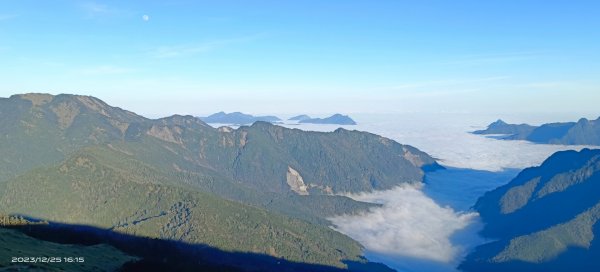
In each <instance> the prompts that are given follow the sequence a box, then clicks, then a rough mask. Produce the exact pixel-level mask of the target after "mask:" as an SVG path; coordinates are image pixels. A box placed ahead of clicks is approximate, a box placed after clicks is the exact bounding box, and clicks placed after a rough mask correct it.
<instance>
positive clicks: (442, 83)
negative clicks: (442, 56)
mask: <svg viewBox="0 0 600 272" xmlns="http://www.w3.org/2000/svg"><path fill="white" fill-rule="evenodd" d="M509 78H510V77H509V76H493V77H482V78H469V79H446V80H432V81H420V82H410V83H403V84H399V85H396V86H392V87H391V88H390V89H393V90H407V89H408V90H412V89H420V88H430V87H447V86H458V85H467V84H472V83H482V82H490V81H501V80H506V79H509Z"/></svg>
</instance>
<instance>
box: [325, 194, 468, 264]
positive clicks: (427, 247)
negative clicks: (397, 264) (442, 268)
mask: <svg viewBox="0 0 600 272" xmlns="http://www.w3.org/2000/svg"><path fill="white" fill-rule="evenodd" d="M348 196H349V197H351V198H353V199H355V200H359V201H365V202H372V203H380V204H384V205H383V206H382V207H380V208H373V209H371V210H370V212H369V213H366V214H362V215H344V216H336V217H333V218H330V220H331V222H332V223H333V224H334V225H335V227H334V229H335V230H337V231H339V232H341V233H344V234H346V235H348V236H350V237H352V238H354V239H355V240H357V241H358V242H360V243H361V244H362V245H364V246H365V247H366V248H367V249H368V250H369V251H371V252H373V253H376V254H381V255H385V256H403V257H411V258H416V259H426V260H431V261H435V262H443V263H450V262H452V261H453V260H455V259H456V257H457V256H459V255H460V254H461V253H462V252H463V248H462V247H461V246H460V245H454V244H453V243H452V241H451V236H452V235H453V234H455V233H456V232H457V231H459V230H461V229H464V228H465V227H467V226H468V225H469V224H471V223H472V222H473V221H474V220H477V214H476V213H472V212H471V213H457V212H455V211H454V210H452V209H451V208H449V207H440V206H439V205H438V204H436V203H435V202H434V201H433V200H432V199H431V198H429V197H427V196H426V195H425V194H424V193H423V191H421V190H420V188H419V187H418V186H411V185H403V186H400V187H397V188H395V189H393V190H387V191H379V192H373V193H363V194H357V195H348Z"/></svg>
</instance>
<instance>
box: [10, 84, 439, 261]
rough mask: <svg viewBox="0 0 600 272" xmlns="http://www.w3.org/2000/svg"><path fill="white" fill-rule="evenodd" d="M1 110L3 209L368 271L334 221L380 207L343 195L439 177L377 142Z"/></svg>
mask: <svg viewBox="0 0 600 272" xmlns="http://www.w3.org/2000/svg"><path fill="white" fill-rule="evenodd" d="M0 113H1V114H0V124H1V126H0V137H2V139H3V140H2V141H0V152H2V154H3V158H2V160H0V212H2V213H6V214H13V213H18V214H24V215H29V216H33V217H36V218H42V219H47V220H52V221H57V222H63V223H69V224H85V225H91V226H97V227H101V228H106V229H111V230H114V231H118V232H122V233H127V234H133V235H138V236H143V237H152V238H161V239H172V240H177V241H183V242H187V243H199V244H200V243H201V244H206V245H209V246H212V247H215V248H219V249H223V250H232V251H243V252H254V253H261V254H268V255H270V256H274V257H277V258H284V259H286V260H291V261H295V262H306V263H315V264H323V265H328V266H335V267H341V268H343V267H347V265H346V263H345V262H344V261H352V262H359V263H364V264H366V265H368V263H367V262H366V261H365V260H364V259H363V258H362V257H361V250H362V249H361V247H360V245H359V244H358V243H356V242H355V241H353V240H351V239H350V238H348V237H346V236H344V235H342V234H339V233H337V232H335V231H333V230H331V229H329V227H328V224H329V223H328V221H327V220H326V219H325V218H327V217H330V216H333V215H336V214H342V213H356V212H360V211H365V210H367V209H368V208H370V207H372V206H373V204H367V203H362V202H357V201H354V200H352V199H350V198H347V197H343V196H336V195H333V194H335V193H341V192H360V191H370V190H382V189H388V188H392V187H394V186H396V185H399V184H400V183H403V182H420V181H422V179H423V170H422V169H435V168H437V167H439V165H438V164H437V163H436V162H435V161H434V160H433V159H432V158H431V157H430V156H428V155H427V154H425V153H423V152H421V151H419V150H417V149H416V148H414V147H411V146H407V145H401V144H399V143H396V142H394V141H392V140H389V139H387V138H384V137H380V136H377V135H373V134H370V133H365V132H358V131H348V130H343V129H338V130H336V131H335V132H330V133H320V132H304V131H301V130H297V129H287V128H283V127H279V126H275V125H272V124H270V123H266V122H256V123H254V124H253V125H252V126H243V127H240V128H239V129H235V130H234V129H231V128H228V127H222V128H219V129H216V128H213V127H211V126H209V125H207V124H206V123H204V122H203V121H201V120H199V119H198V118H195V117H192V116H171V117H168V118H162V119H157V120H150V119H146V118H144V117H141V116H138V115H136V114H134V113H131V112H128V111H126V110H123V109H120V108H115V107H111V106H109V105H107V104H106V103H104V102H102V101H101V100H99V99H96V98H93V97H87V96H76V95H57V96H51V95H45V94H26V95H15V96H11V97H10V98H4V99H0Z"/></svg>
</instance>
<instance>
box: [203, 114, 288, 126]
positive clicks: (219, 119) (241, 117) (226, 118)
mask: <svg viewBox="0 0 600 272" xmlns="http://www.w3.org/2000/svg"><path fill="white" fill-rule="evenodd" d="M199 118H200V119H201V120H202V121H204V122H206V123H221V124H237V125H247V124H252V123H254V122H257V121H265V122H271V123H273V122H279V121H281V119H279V118H278V117H276V116H253V115H250V114H245V113H242V112H239V111H236V112H232V113H226V112H223V111H221V112H217V113H214V114H211V115H209V116H207V117H199Z"/></svg>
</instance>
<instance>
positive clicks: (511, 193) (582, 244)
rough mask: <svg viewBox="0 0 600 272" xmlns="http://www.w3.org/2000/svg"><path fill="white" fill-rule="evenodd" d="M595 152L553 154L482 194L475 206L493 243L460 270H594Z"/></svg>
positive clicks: (599, 172) (597, 251) (599, 202)
mask: <svg viewBox="0 0 600 272" xmlns="http://www.w3.org/2000/svg"><path fill="white" fill-rule="evenodd" d="M599 192H600V150H589V149H583V150H582V151H580V152H576V151H563V152H557V153H555V154H554V155H552V156H551V157H550V158H548V159H547V160H546V161H545V162H544V163H543V164H542V165H541V166H539V167H534V168H528V169H525V170H524V171H522V172H521V173H520V174H519V175H518V176H517V177H516V178H515V179H513V180H512V181H511V182H510V183H508V184H507V185H505V186H502V187H499V188H498V189H496V190H494V191H491V192H488V193H486V194H485V195H484V196H483V197H481V198H480V199H479V200H478V201H477V204H476V205H475V209H476V210H477V211H478V212H479V213H480V215H481V218H482V219H483V221H484V223H485V224H486V225H485V228H484V229H483V231H482V234H483V235H484V236H485V237H487V238H490V239H493V240H495V241H494V242H491V243H488V244H485V245H483V246H480V247H478V248H477V249H476V250H475V251H474V252H473V253H471V254H470V255H469V256H468V257H467V259H466V260H465V262H463V264H461V268H462V269H463V270H466V271H598V270H599V269H600V266H599V265H598V263H597V262H590V260H594V259H597V258H598V257H600V246H599V240H598V239H596V236H597V235H598V234H600V224H597V222H598V220H599V219H600V193H599Z"/></svg>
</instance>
